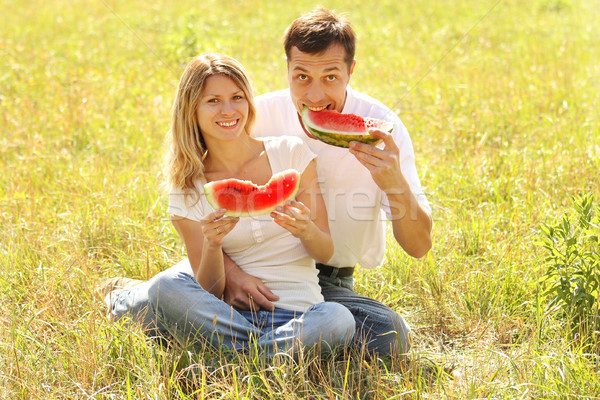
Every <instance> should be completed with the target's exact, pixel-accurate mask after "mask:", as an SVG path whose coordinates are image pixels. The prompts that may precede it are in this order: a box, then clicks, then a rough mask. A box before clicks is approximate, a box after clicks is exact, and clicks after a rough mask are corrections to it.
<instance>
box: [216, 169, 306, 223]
mask: <svg viewBox="0 0 600 400" xmlns="http://www.w3.org/2000/svg"><path fill="white" fill-rule="evenodd" d="M299 188H300V173H299V172H298V171H296V170H295V169H288V170H285V171H283V172H280V173H277V174H275V175H273V176H272V177H271V179H269V182H267V183H266V184H265V185H256V184H254V183H253V182H251V181H243V180H239V179H234V178H232V179H223V180H220V181H213V182H209V183H207V184H206V185H204V193H205V195H206V199H207V200H208V202H209V203H210V205H211V206H213V208H215V209H221V208H224V209H226V210H227V211H226V212H225V215H229V216H232V217H254V216H258V215H264V214H269V213H270V212H271V211H273V210H275V208H276V207H277V206H279V205H281V204H283V203H285V202H286V201H288V200H292V199H293V198H294V197H296V194H297V193H298V189H299Z"/></svg>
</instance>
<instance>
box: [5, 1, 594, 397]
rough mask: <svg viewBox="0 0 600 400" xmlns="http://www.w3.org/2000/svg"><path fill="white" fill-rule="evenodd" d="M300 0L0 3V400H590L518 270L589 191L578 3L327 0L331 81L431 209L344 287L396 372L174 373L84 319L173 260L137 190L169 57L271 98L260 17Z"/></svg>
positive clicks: (110, 329)
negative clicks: (399, 123) (344, 57)
mask: <svg viewBox="0 0 600 400" xmlns="http://www.w3.org/2000/svg"><path fill="white" fill-rule="evenodd" d="M318 3H319V2H316V1H296V2H293V4H289V3H286V2H282V3H279V4H275V5H274V4H271V3H267V2H264V1H259V0H249V1H239V0H229V1H204V2H171V1H159V2H144V1H129V2H117V1H112V0H110V1H107V0H100V1H89V0H88V1H84V0H78V1H70V2H67V1H62V0H56V1H52V2H45V1H35V0H33V1H29V2H23V3H21V2H10V1H7V0H2V1H0V13H1V14H2V15H3V16H4V17H3V21H4V22H3V23H2V24H0V108H1V110H2V113H1V114H0V130H1V135H0V170H1V171H2V174H1V175H0V224H1V225H2V229H0V270H1V273H0V310H2V311H1V312H0V398H7V399H8V398H39V399H49V398H82V399H83V398H96V399H109V398H149V399H150V398H153V399H154V398H164V399H176V398H202V397H211V398H261V397H263V398H269V397H272V398H285V399H291V398H332V399H333V398H356V399H384V398H385V399H394V398H402V397H406V398H457V399H459V398H460V399H462V398H472V399H474V398H506V399H509V398H510V399H512V398H540V399H541V398H565V399H566V398H600V369H599V357H598V354H593V353H586V352H585V351H587V350H584V349H588V348H589V347H585V346H582V344H581V342H578V341H576V340H572V339H570V338H571V335H570V331H569V324H568V321H566V320H564V319H563V318H561V317H560V315H561V314H560V313H559V312H558V311H557V310H553V309H550V310H548V309H547V308H546V299H544V298H543V297H541V296H539V283H538V282H539V281H540V278H541V277H542V275H543V273H544V271H545V265H544V261H543V260H544V249H543V248H542V246H541V245H540V244H539V240H540V235H541V232H540V227H541V225H542V224H543V223H544V222H553V221H556V220H557V219H558V218H560V217H561V216H562V215H563V214H565V213H569V212H570V211H571V209H572V201H571V198H570V196H572V195H576V194H579V193H591V194H593V195H595V198H596V201H600V185H599V184H598V183H599V182H600V173H599V169H600V141H599V136H600V122H599V121H600V112H599V110H600V104H598V93H600V66H599V64H598V56H597V55H598V54H600V39H599V38H600V28H599V25H598V22H597V21H598V20H600V8H599V7H598V3H597V2H596V1H593V0H587V1H585V0H534V1H528V2H523V1H513V0H505V1H482V2H473V1H464V0H463V1H461V0H452V1H449V2H443V1H417V0H407V1H402V2H398V1H392V0H381V1H378V2H376V3H372V4H365V3H364V2H356V1H337V0H335V1H334V0H332V1H329V2H327V3H326V5H328V6H330V7H332V8H336V9H338V10H340V11H346V12H347V14H348V16H349V18H350V19H351V20H352V21H353V23H354V26H355V29H356V31H357V33H358V36H359V44H358V52H357V58H358V65H357V68H356V70H355V73H354V77H353V79H352V82H351V83H352V86H353V87H354V88H356V89H358V90H361V91H364V92H366V93H369V94H371V95H373V96H375V97H377V98H378V99H380V100H381V101H383V102H384V103H386V104H388V105H390V106H391V107H392V108H393V109H395V110H396V111H397V112H398V113H399V115H400V116H401V118H402V120H403V122H404V123H405V125H406V126H407V128H408V130H409V132H411V136H412V139H413V144H414V147H415V152H416V155H417V164H418V165H417V166H418V169H419V171H420V174H421V180H422V183H423V185H424V186H425V187H426V190H427V193H428V194H429V199H430V201H431V203H432V205H433V208H434V220H435V225H434V247H433V249H432V251H431V252H430V254H429V255H428V256H427V257H425V258H424V259H422V260H412V259H410V258H409V257H407V256H406V255H405V254H404V253H403V252H402V251H401V250H400V249H399V248H398V247H397V246H395V245H394V244H393V243H392V242H391V241H390V242H389V246H388V248H389V249H388V254H387V261H386V266H385V268H382V269H379V270H375V271H366V270H360V271H359V273H358V276H357V290H358V291H359V292H361V293H363V294H366V295H368V296H370V297H373V298H377V299H379V300H381V301H383V302H385V303H386V304H388V305H390V306H392V307H393V308H395V309H397V310H398V311H399V312H400V313H401V314H403V315H405V316H406V318H407V320H408V321H409V323H410V324H411V326H412V327H413V328H414V333H415V343H414V351H413V353H412V355H411V362H410V363H409V364H408V365H406V364H400V363H399V362H397V360H387V361H386V360H364V359H363V358H362V356H361V354H354V355H353V356H352V357H345V356H344V355H338V356H337V357H325V358H322V359H321V358H317V357H314V356H312V355H311V354H307V355H306V356H305V357H304V358H302V359H301V360H300V362H299V363H297V364H294V363H291V362H289V361H287V360H276V361H275V362H273V363H272V364H270V363H265V362H263V361H261V360H260V359H259V358H257V357H245V358H242V357H240V358H235V359H234V360H227V359H226V358H225V357H224V356H223V355H222V354H219V353H218V352H214V351H211V350H208V349H207V352H206V354H204V355H203V357H204V359H205V360H211V359H212V360H217V367H216V369H215V370H214V371H213V370H208V369H203V370H200V371H196V372H198V373H199V375H198V376H197V377H196V378H197V379H195V381H194V382H195V384H190V376H189V374H187V375H186V374H185V369H184V367H185V365H186V362H185V359H181V353H180V352H179V351H178V350H177V349H162V348H160V347H158V346H157V345H155V344H154V343H152V342H148V341H146V340H145V338H144V336H143V335H142V334H141V333H140V332H139V330H137V329H135V328H130V327H126V326H122V325H119V324H114V323H112V322H111V321H109V320H108V319H107V318H106V317H105V307H104V305H103V304H102V302H100V301H99V300H98V299H96V298H94V296H93V294H92V289H93V287H94V285H95V284H96V283H97V282H98V281H99V280H100V279H102V278H104V277H108V276H116V275H126V276H129V277H135V278H147V277H149V276H152V275H153V274H155V273H156V272H158V271H160V270H163V269H165V268H168V267H169V266H170V265H172V264H173V263H175V262H177V261H179V259H180V258H181V257H182V255H183V254H184V251H183V245H182V243H181V241H180V240H179V239H178V237H177V235H176V233H175V232H174V230H173V229H172V228H171V226H170V223H169V221H168V219H167V218H166V217H165V210H166V196H165V193H164V192H162V191H161V189H160V187H159V185H160V182H161V180H162V176H161V159H162V155H163V152H164V146H163V139H164V137H165V133H166V131H167V129H168V126H169V109H170V103H171V101H172V97H173V94H174V91H175V87H176V84H177V81H178V78H179V75H180V73H181V71H182V67H183V65H185V63H186V61H187V60H188V59H189V57H191V56H193V55H195V54H197V53H200V52H206V51H220V52H224V53H227V54H230V55H232V56H234V57H236V58H237V59H239V60H240V61H241V62H242V63H243V64H244V65H245V66H246V67H247V69H248V71H249V72H250V74H251V77H252V80H253V84H254V88H255V92H256V93H263V92H266V91H270V90H275V89H279V88H283V87H285V86H286V73H285V59H284V55H283V50H282V45H281V37H282V33H283V30H284V29H285V27H286V26H287V24H288V23H289V22H290V21H291V20H292V19H293V18H295V17H296V16H298V15H299V14H301V13H303V12H305V11H307V10H309V9H310V8H312V7H313V6H314V5H316V4H318ZM597 338H598V336H597V334H596V335H592V337H591V340H597ZM596 344H598V343H596ZM595 348H598V346H595ZM186 377H187V378H186ZM192 380H193V379H192Z"/></svg>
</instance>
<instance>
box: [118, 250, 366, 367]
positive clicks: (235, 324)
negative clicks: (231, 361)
mask: <svg viewBox="0 0 600 400" xmlns="http://www.w3.org/2000/svg"><path fill="white" fill-rule="evenodd" d="M106 301H107V303H108V304H109V306H110V307H111V313H112V315H113V316H114V317H115V318H116V319H120V318H122V317H124V316H126V315H129V316H133V319H134V320H135V321H137V322H140V323H142V324H143V327H144V328H145V329H146V331H147V333H149V334H150V335H156V336H160V337H165V336H166V337H172V338H174V339H175V340H177V341H178V342H179V343H180V344H181V345H183V346H186V347H187V346H189V345H191V346H193V347H194V348H195V349H196V350H197V351H201V350H202V348H203V347H204V344H205V343H206V342H208V343H210V344H211V345H212V346H214V347H216V348H221V349H229V350H234V351H241V352H245V351H247V350H249V349H250V348H252V347H255V346H256V347H257V348H258V349H259V350H261V351H262V352H264V354H266V355H267V356H271V355H273V354H275V353H277V352H279V351H291V352H292V353H293V352H295V351H296V349H297V346H313V345H317V344H320V345H321V346H322V349H324V350H329V349H330V348H333V347H335V346H337V345H346V344H348V343H350V341H351V338H352V337H353V335H354V330H355V324H354V318H353V317H352V314H351V313H350V312H349V311H348V310H347V309H346V308H345V307H344V306H342V305H340V304H337V303H331V302H323V303H318V304H315V305H313V306H311V307H309V308H308V309H307V310H306V311H305V312H304V313H300V312H295V311H291V310H283V309H275V311H273V312H271V311H258V312H251V311H237V310H235V309H233V308H232V307H231V306H229V305H227V304H226V303H225V302H223V301H222V300H220V299H218V298H216V297H215V296H213V295H212V294H210V293H208V292H207V291H205V290H204V289H203V288H202V287H201V286H200V285H199V284H198V283H197V282H196V280H195V279H194V278H193V276H192V271H191V268H190V267H189V262H187V260H184V261H183V262H181V263H179V264H177V265H176V266H174V267H172V268H170V269H168V270H166V271H163V272H161V273H159V274H157V275H156V276H155V277H153V278H152V279H150V280H149V281H147V282H144V283H141V284H139V285H137V286H135V287H133V288H132V289H131V290H116V291H114V292H113V293H111V294H110V295H109V296H107V299H106Z"/></svg>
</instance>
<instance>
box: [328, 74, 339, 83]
mask: <svg viewBox="0 0 600 400" xmlns="http://www.w3.org/2000/svg"><path fill="white" fill-rule="evenodd" d="M336 79H337V76H335V75H329V76H328V77H327V80H328V81H329V82H333V81H335V80H336Z"/></svg>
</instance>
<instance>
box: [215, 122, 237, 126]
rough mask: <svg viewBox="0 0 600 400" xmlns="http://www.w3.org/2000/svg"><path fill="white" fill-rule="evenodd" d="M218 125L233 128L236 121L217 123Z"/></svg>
mask: <svg viewBox="0 0 600 400" xmlns="http://www.w3.org/2000/svg"><path fill="white" fill-rule="evenodd" d="M218 124H219V125H221V126H225V127H229V126H234V125H235V124H237V121H231V122H219V123H218Z"/></svg>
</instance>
